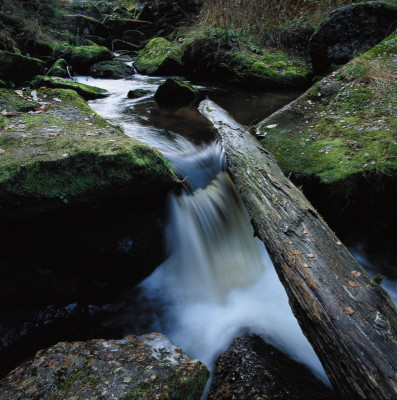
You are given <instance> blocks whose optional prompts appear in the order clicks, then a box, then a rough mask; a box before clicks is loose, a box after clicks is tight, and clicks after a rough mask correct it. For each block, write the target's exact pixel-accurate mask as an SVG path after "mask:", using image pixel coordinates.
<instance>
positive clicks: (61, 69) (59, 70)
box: [46, 58, 69, 78]
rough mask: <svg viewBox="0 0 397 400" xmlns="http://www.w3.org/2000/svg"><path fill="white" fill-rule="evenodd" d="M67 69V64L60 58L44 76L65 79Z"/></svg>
mask: <svg viewBox="0 0 397 400" xmlns="http://www.w3.org/2000/svg"><path fill="white" fill-rule="evenodd" d="M67 68H68V63H67V62H66V61H65V60H64V59H63V58H60V59H59V60H56V61H55V62H54V64H53V65H52V67H51V68H50V69H49V70H48V71H47V73H46V75H49V76H57V77H59V78H67V77H68V76H69V74H68V70H67Z"/></svg>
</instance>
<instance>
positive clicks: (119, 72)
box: [89, 61, 133, 79]
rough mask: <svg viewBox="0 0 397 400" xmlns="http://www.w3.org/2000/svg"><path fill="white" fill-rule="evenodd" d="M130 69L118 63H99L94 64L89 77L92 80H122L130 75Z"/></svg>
mask: <svg viewBox="0 0 397 400" xmlns="http://www.w3.org/2000/svg"><path fill="white" fill-rule="evenodd" d="M132 72H133V71H132V68H131V67H130V66H128V65H126V64H124V63H123V62H120V61H101V62H99V63H96V64H94V65H93V66H92V67H91V68H90V70H89V75H91V76H93V77H94V78H111V79H122V78H127V77H129V76H131V75H132Z"/></svg>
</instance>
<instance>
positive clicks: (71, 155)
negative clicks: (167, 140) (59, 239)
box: [0, 78, 177, 220]
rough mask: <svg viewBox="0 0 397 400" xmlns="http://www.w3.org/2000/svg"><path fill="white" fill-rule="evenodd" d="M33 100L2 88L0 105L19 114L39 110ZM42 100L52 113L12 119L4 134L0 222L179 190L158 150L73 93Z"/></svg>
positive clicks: (0, 138) (41, 94) (49, 94)
mask: <svg viewBox="0 0 397 400" xmlns="http://www.w3.org/2000/svg"><path fill="white" fill-rule="evenodd" d="M58 79H60V78H58ZM30 94H31V93H30V90H29V91H26V92H23V95H24V97H23V98H22V97H20V96H18V95H17V94H16V93H15V92H14V90H10V89H0V99H1V100H0V105H1V101H2V99H5V100H6V104H11V105H12V104H13V103H15V107H14V108H17V109H19V110H23V109H24V107H26V108H25V110H29V108H28V106H30V110H31V109H32V108H33V109H35V108H38V107H40V105H39V104H37V103H35V102H32V101H31V102H29V101H28V100H26V99H25V97H27V96H29V95H30ZM36 94H37V97H38V98H39V99H42V100H45V102H46V103H47V105H48V107H47V109H46V110H45V111H43V112H39V113H29V112H27V111H25V112H24V113H21V111H20V113H19V114H18V115H17V116H10V117H7V121H6V123H5V128H4V129H3V131H2V134H1V135H0V148H1V149H2V153H1V154H0V220H1V219H2V218H3V219H6V218H11V217H13V218H14V217H15V216H18V217H23V216H28V215H40V214H41V213H46V212H48V211H51V210H53V211H54V212H55V211H59V210H61V209H62V207H71V206H74V205H75V206H78V205H83V204H92V203H96V202H97V203H101V202H105V201H109V199H110V198H111V197H112V196H114V193H117V196H120V199H121V198H123V199H127V198H129V199H131V201H133V200H134V201H135V200H136V199H139V201H141V202H143V201H146V202H149V201H151V200H152V199H156V198H157V199H160V198H164V199H165V196H166V195H167V193H168V192H169V190H170V189H171V188H172V187H174V186H175V184H176V182H177V180H176V176H175V174H174V173H173V171H172V168H171V165H170V163H169V162H168V161H166V160H165V159H164V157H163V156H162V155H161V153H160V152H158V151H155V150H154V149H153V148H151V147H149V146H147V145H145V144H143V143H141V142H139V141H138V140H136V139H133V138H131V137H129V136H127V135H125V134H124V133H122V132H121V130H120V129H119V128H117V127H115V126H113V125H111V124H110V123H109V122H107V121H106V120H104V119H103V118H101V117H100V116H98V115H97V114H96V113H95V112H94V111H93V110H92V109H91V108H90V107H89V106H88V104H87V103H86V102H85V101H84V99H83V98H81V97H80V96H79V95H78V94H77V93H76V92H75V91H73V90H67V89H46V90H44V89H38V90H37V91H36ZM45 96H46V97H45ZM10 108H11V107H10V106H8V109H10ZM143 199H145V200H143Z"/></svg>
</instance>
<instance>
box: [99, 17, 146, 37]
mask: <svg viewBox="0 0 397 400" xmlns="http://www.w3.org/2000/svg"><path fill="white" fill-rule="evenodd" d="M104 24H105V26H106V27H107V28H108V29H109V31H110V33H111V34H112V36H113V37H117V38H120V39H121V38H122V36H123V34H124V32H126V31H142V30H145V29H149V28H150V26H151V22H148V21H140V20H137V19H127V18H116V17H107V18H106V19H105V20H104Z"/></svg>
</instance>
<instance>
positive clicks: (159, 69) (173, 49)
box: [134, 37, 182, 75]
mask: <svg viewBox="0 0 397 400" xmlns="http://www.w3.org/2000/svg"><path fill="white" fill-rule="evenodd" d="M181 56H182V47H181V46H180V45H176V44H173V43H171V42H168V41H167V40H166V39H164V38H160V37H159V38H154V39H152V40H151V41H150V42H149V43H148V44H147V45H146V47H145V48H144V49H143V50H141V51H139V55H138V57H137V59H136V60H135V62H134V65H135V67H136V68H137V70H138V71H139V72H142V73H145V74H148V75H162V74H172V73H174V74H177V73H179V72H180V71H181V70H182V61H181Z"/></svg>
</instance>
